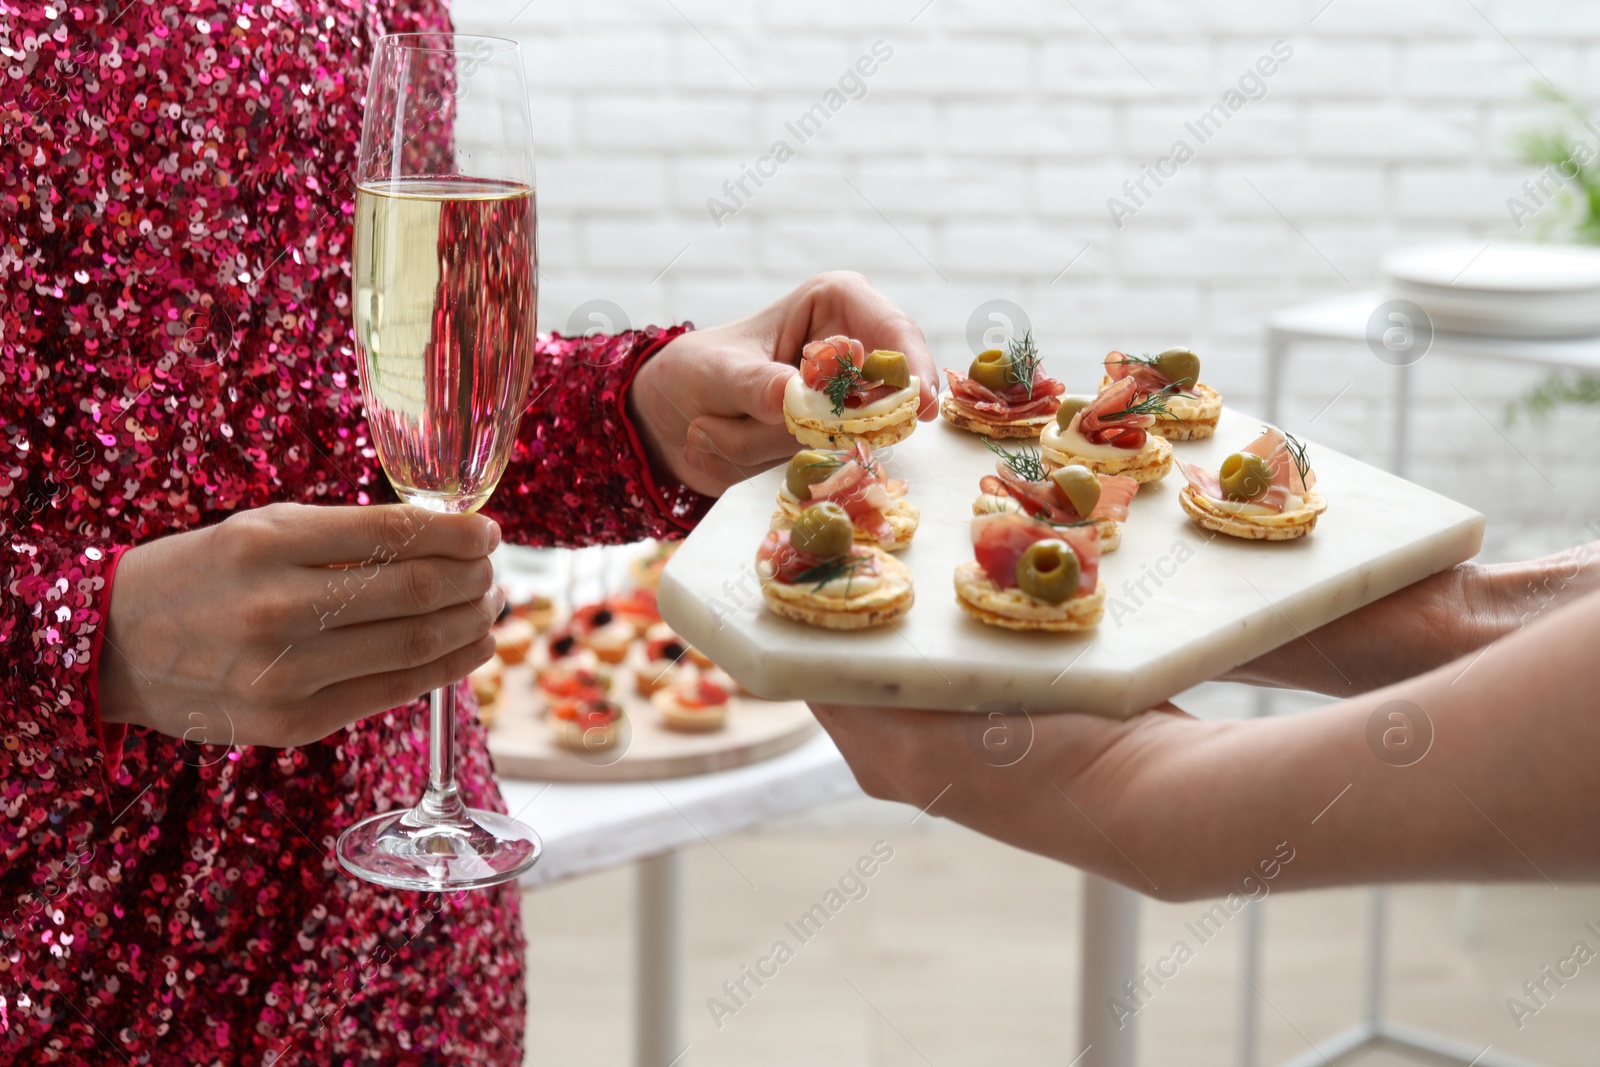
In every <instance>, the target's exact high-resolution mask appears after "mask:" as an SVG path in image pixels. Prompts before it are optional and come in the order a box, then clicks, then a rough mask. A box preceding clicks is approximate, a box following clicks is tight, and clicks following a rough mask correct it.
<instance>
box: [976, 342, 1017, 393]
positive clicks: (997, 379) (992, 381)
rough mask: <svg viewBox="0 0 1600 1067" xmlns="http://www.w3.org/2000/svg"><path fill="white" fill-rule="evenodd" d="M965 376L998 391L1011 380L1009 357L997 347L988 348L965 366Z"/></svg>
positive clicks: (1010, 382) (1009, 383)
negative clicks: (969, 364) (970, 364)
mask: <svg viewBox="0 0 1600 1067" xmlns="http://www.w3.org/2000/svg"><path fill="white" fill-rule="evenodd" d="M967 377H969V378H971V379H972V380H973V381H975V382H977V383H978V384H979V385H981V386H983V387H984V388H986V389H993V390H994V391H995V392H997V393H998V392H1000V391H1001V390H1003V389H1005V388H1006V387H1007V386H1008V385H1011V384H1012V381H1011V357H1010V356H1008V355H1006V354H1005V353H1004V352H1002V351H1000V350H999V349H998V348H988V349H985V350H983V351H982V352H979V353H978V358H977V359H975V360H973V361H972V366H971V367H969V368H967Z"/></svg>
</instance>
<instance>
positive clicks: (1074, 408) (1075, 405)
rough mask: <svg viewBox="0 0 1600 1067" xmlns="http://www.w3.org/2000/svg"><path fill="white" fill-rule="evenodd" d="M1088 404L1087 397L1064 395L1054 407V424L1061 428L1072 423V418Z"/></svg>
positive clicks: (1065, 427)
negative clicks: (1059, 403)
mask: <svg viewBox="0 0 1600 1067" xmlns="http://www.w3.org/2000/svg"><path fill="white" fill-rule="evenodd" d="M1088 406H1089V398H1088V397H1082V396H1064V397H1062V398H1061V406H1060V407H1058V408H1056V425H1057V426H1059V427H1061V428H1062V429H1063V430H1065V429H1067V428H1068V427H1070V426H1071V425H1072V420H1073V418H1074V417H1076V416H1077V414H1078V412H1080V411H1082V410H1083V409H1084V408H1086V407H1088Z"/></svg>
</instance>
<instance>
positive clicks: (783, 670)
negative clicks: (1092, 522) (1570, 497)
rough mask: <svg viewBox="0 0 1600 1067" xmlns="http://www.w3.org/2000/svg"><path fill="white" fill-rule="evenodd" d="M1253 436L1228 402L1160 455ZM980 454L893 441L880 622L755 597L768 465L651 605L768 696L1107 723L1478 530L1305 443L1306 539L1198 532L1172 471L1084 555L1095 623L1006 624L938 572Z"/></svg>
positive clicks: (769, 483)
mask: <svg viewBox="0 0 1600 1067" xmlns="http://www.w3.org/2000/svg"><path fill="white" fill-rule="evenodd" d="M1260 432H1261V421H1260V420H1259V419H1256V418H1252V417H1250V416H1248V415H1244V414H1240V413H1238V412H1235V411H1232V410H1231V409H1230V410H1227V411H1225V412H1224V413H1223V417H1222V423H1221V425H1220V426H1219V428H1218V434H1217V436H1216V437H1214V438H1212V439H1210V440H1207V441H1192V442H1174V444H1173V449H1174V451H1175V452H1176V454H1177V457H1178V458H1181V459H1185V460H1187V461H1189V462H1192V463H1198V464H1200V465H1202V466H1206V467H1210V468H1212V469H1215V468H1217V467H1219V466H1220V465H1221V463H1222V460H1223V458H1224V457H1225V456H1227V455H1228V454H1229V453H1230V452H1235V451H1238V450H1239V449H1240V448H1241V447H1243V446H1244V445H1246V444H1248V443H1249V442H1250V441H1251V440H1252V439H1254V438H1255V437H1256V436H1257V435H1258V434H1259V433H1260ZM994 459H995V457H994V456H993V455H991V454H990V453H989V452H988V451H987V450H986V449H985V448H984V447H983V445H982V443H981V442H980V441H979V440H978V439H977V438H976V437H974V436H973V435H971V434H968V433H964V432H962V431H960V430H956V429H953V428H951V427H950V426H948V425H946V424H944V423H943V422H939V423H933V424H928V425H923V426H921V427H919V428H918V430H917V432H916V433H915V434H914V435H913V436H912V437H911V439H910V440H908V441H906V442H904V443H902V444H900V445H898V446H896V447H895V449H894V450H893V454H892V455H891V456H890V457H889V467H890V473H891V474H892V475H893V476H895V477H901V478H906V479H907V480H908V481H909V483H910V487H911V499H912V500H913V501H914V502H915V503H917V504H918V505H919V506H920V507H921V508H922V527H921V529H920V530H919V531H918V532H917V537H916V541H915V542H914V543H913V544H912V545H911V547H909V548H908V549H906V550H905V551H904V552H902V553H900V558H901V559H902V560H904V561H905V563H906V564H907V565H908V566H909V567H910V568H911V571H912V574H913V577H914V579H915V582H916V590H917V600H916V605H915V606H914V607H913V608H912V609H911V612H910V614H908V615H907V616H905V617H904V618H902V619H900V620H897V621H896V622H895V623H894V625H893V626H892V628H884V629H879V630H870V631H865V632H856V633H835V632H830V631H827V630H818V629H814V628H812V627H808V626H805V625H803V624H801V623H797V622H791V621H789V620H786V619H780V618H778V617H776V616H774V615H772V614H771V613H769V612H767V611H765V610H764V609H763V606H762V598H761V593H760V587H759V583H758V581H757V579H756V574H755V553H756V548H757V546H758V545H759V544H760V543H761V539H762V537H763V536H764V535H765V534H766V532H767V529H768V527H769V523H770V519H771V516H772V513H773V511H774V498H775V495H776V493H777V489H778V485H779V483H780V482H781V481H782V479H783V472H782V470H781V469H780V470H774V471H768V472H767V473H765V474H762V475H759V476H757V477H755V478H752V479H751V480H749V481H747V482H743V483H741V484H740V485H736V486H734V487H733V488H732V489H730V490H729V491H728V493H727V494H726V495H725V496H723V498H722V499H721V500H719V501H718V502H717V504H716V505H715V506H714V507H713V508H712V509H711V512H710V514H709V515H707V516H706V518H705V520H704V521H702V522H701V524H700V526H699V527H698V528H697V529H696V530H695V531H694V532H693V533H691V534H690V535H689V536H688V538H687V539H686V540H685V541H684V543H683V546H682V547H681V548H680V549H679V551H678V552H677V554H676V555H674V556H673V558H672V561H671V562H670V563H669V564H668V565H667V568H666V570H665V572H664V574H663V575H662V580H661V589H660V603H661V611H662V614H663V615H664V617H665V618H666V619H667V621H668V622H669V623H671V624H672V626H673V628H674V629H676V630H677V631H678V632H679V633H680V634H682V635H683V636H684V637H685V638H687V639H688V640H689V641H690V642H691V643H693V644H694V645H696V646H698V647H699V648H701V649H703V650H704V651H705V652H706V654H707V655H709V656H710V657H711V658H712V659H714V660H716V661H717V663H718V664H719V665H720V666H721V667H723V668H724V669H725V670H727V671H728V672H729V673H730V674H732V675H733V676H734V677H735V678H737V679H738V680H739V681H740V682H742V683H743V684H744V685H745V686H746V687H748V688H749V689H751V690H752V691H753V692H756V693H759V694H761V695H762V696H764V697H768V698H772V699H779V700H810V701H816V702H823V703H852V704H882V705H891V706H897V707H921V708H937V709H942V710H949V711H980V710H987V708H989V707H993V706H995V702H997V701H1004V702H1009V703H1015V704H1020V705H1022V707H1024V708H1026V709H1027V710H1028V711H1030V712H1044V711H1087V712H1094V713H1097V714H1101V715H1109V716H1113V717H1118V718H1121V717H1125V716H1127V715H1131V714H1133V713H1134V712H1137V711H1140V710H1143V709H1144V708H1147V707H1150V706H1151V705H1153V704H1156V703H1159V702H1160V701H1162V700H1165V699H1167V698H1169V697H1171V696H1173V695H1174V694H1176V693H1179V692H1182V691H1183V690H1185V689H1187V688H1189V687H1190V686H1193V685H1195V684H1197V683H1199V682H1202V681H1205V680H1207V679H1209V678H1214V677H1216V676H1217V675H1218V674H1220V673H1222V672H1223V671H1226V670H1227V669H1229V668H1230V667H1234V666H1236V665H1238V664H1240V663H1243V662H1245V661H1247V660H1249V659H1252V658H1254V657H1255V656H1257V655H1260V654H1261V653H1263V652H1266V651H1268V650H1269V649H1272V648H1275V647H1277V646H1278V645H1281V644H1283V643H1285V642H1287V641H1289V640H1291V639H1293V638H1294V637H1296V636H1297V635H1298V634H1300V633H1302V632H1305V631H1308V630H1311V629H1314V628H1316V627H1318V626H1321V625H1322V624H1323V623H1326V622H1330V621H1332V620H1333V619H1335V618H1338V617H1339V616H1340V615H1343V614H1345V613H1346V612H1349V611H1351V610H1353V609H1355V608H1358V607H1360V606H1362V605H1364V604H1367V603H1370V602H1372V601H1374V600H1377V599H1378V598H1380V597H1383V596H1386V595H1387V594H1389V593H1391V592H1394V591H1395V590H1397V589H1400V588H1403V587H1404V586H1407V585H1409V584H1411V583H1412V582H1415V581H1418V580H1419V579H1422V578H1425V577H1427V576H1428V575H1430V574H1434V573H1436V572H1438V571H1441V570H1444V569H1445V568H1447V567H1450V566H1452V565H1454V564H1456V563H1459V562H1461V561H1463V560H1466V559H1470V558H1471V557H1472V556H1474V555H1476V554H1477V552H1478V548H1479V546H1480V544H1481V543H1482V540H1483V516H1481V515H1479V514H1478V513H1477V512H1475V511H1473V510H1471V509H1470V508H1468V507H1466V506H1464V505H1462V504H1458V503H1456V502H1455V501H1453V500H1449V499H1447V498H1445V497H1442V496H1439V495H1437V494H1435V493H1431V492H1429V491H1427V490H1425V489H1422V488H1420V487H1418V486H1415V485H1412V484H1411V483H1409V482H1406V481H1403V480H1402V479H1399V478H1396V477H1394V476H1393V475H1390V474H1386V473H1384V472H1383V471H1380V470H1377V469H1376V468H1373V467H1369V466H1367V465H1366V464H1364V463H1360V462H1358V461H1356V460H1354V459H1351V458H1349V457H1348V456H1343V455H1340V454H1338V453H1336V452H1333V451H1330V450H1328V449H1325V448H1321V447H1318V446H1316V445H1313V446H1311V462H1312V466H1313V468H1314V469H1315V470H1316V473H1317V490H1318V491H1319V492H1321V493H1322V494H1323V495H1324V496H1326V497H1327V498H1328V511H1327V513H1326V514H1324V515H1323V516H1322V519H1321V521H1320V522H1319V523H1318V525H1317V528H1316V530H1315V531H1314V532H1313V533H1311V534H1310V535H1309V536H1308V537H1305V538H1301V539H1299V540H1296V541H1285V542H1274V543H1268V542H1261V541H1240V540H1235V539H1233V538H1229V537H1221V536H1215V535H1212V534H1211V533H1209V532H1208V531H1205V530H1202V529H1200V528H1199V527H1197V526H1195V525H1193V524H1192V523H1190V522H1189V520H1188V519H1187V518H1186V517H1185V516H1184V515H1183V512H1182V511H1181V510H1180V509H1179V507H1178V501H1177V491H1178V488H1179V487H1180V486H1181V485H1182V484H1183V476H1182V475H1181V474H1179V473H1178V471H1177V470H1176V468H1174V470H1173V472H1172V473H1171V474H1169V475H1168V476H1167V477H1166V478H1165V479H1163V480H1162V481H1160V482H1157V483H1155V484H1154V485H1150V486H1146V487H1145V488H1143V489H1142V490H1140V492H1139V496H1138V497H1137V498H1136V499H1135V500H1134V502H1133V505H1132V509H1131V514H1130V515H1129V518H1128V522H1127V523H1126V525H1125V526H1124V528H1123V539H1122V547H1121V548H1120V549H1118V550H1117V551H1116V552H1112V553H1109V554H1108V555H1106V556H1105V557H1104V559H1103V560H1102V564H1101V571H1100V579H1101V581H1102V582H1104V583H1106V586H1107V591H1108V599H1107V603H1106V615H1105V619H1104V621H1102V622H1101V624H1100V626H1099V628H1098V629H1097V630H1096V631H1094V632H1093V633H1091V634H1085V635H1049V634H1016V633H1010V632H1008V631H1004V630H999V629H996V628H993V627H989V626H985V625H983V624H981V623H979V622H976V621H974V620H973V619H971V618H969V617H968V616H967V615H965V614H964V613H963V612H962V611H961V609H960V607H959V606H958V605H957V603H956V599H955V592H954V587H953V584H952V577H951V576H952V573H953V572H954V570H955V567H956V565H957V564H958V563H961V562H963V561H965V560H969V559H971V558H972V541H971V534H970V529H969V527H970V522H971V518H972V500H973V498H974V497H975V496H977V493H978V479H979V478H980V477H982V476H983V475H984V474H988V473H991V472H992V471H993V469H994Z"/></svg>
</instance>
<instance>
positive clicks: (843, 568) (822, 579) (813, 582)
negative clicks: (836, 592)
mask: <svg viewBox="0 0 1600 1067" xmlns="http://www.w3.org/2000/svg"><path fill="white" fill-rule="evenodd" d="M870 558H871V557H870V556H858V555H856V554H855V553H853V552H848V553H846V554H844V555H842V556H835V557H834V558H832V559H825V560H823V561H822V562H821V563H818V564H817V565H816V566H814V567H807V568H806V569H805V570H803V571H801V572H800V573H799V574H797V575H795V576H794V584H795V585H810V586H811V587H812V591H813V592H815V591H816V590H818V589H821V588H822V587H823V586H825V585H827V584H828V583H829V582H831V581H834V580H835V579H838V578H845V579H846V581H845V586H844V595H845V596H849V595H850V581H849V580H850V579H853V578H854V577H855V573H856V569H857V568H858V567H860V566H861V565H862V564H863V563H865V562H866V561H867V560H868V559H870Z"/></svg>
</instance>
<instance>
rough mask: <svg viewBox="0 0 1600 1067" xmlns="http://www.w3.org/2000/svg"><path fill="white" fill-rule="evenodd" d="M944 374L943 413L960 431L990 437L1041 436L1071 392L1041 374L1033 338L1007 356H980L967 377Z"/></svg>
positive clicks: (1027, 337)
mask: <svg viewBox="0 0 1600 1067" xmlns="http://www.w3.org/2000/svg"><path fill="white" fill-rule="evenodd" d="M944 373H945V375H946V377H948V378H949V379H950V391H949V392H948V393H946V394H945V395H944V397H943V398H942V399H941V400H940V401H939V414H941V415H943V416H944V418H945V421H946V422H948V423H950V425H952V426H954V427H956V428H957V429H961V430H967V431H970V432H971V433H976V434H982V435H983V436H985V437H1038V436H1039V431H1041V430H1043V429H1044V428H1045V427H1046V426H1048V425H1049V424H1050V420H1051V419H1052V418H1054V417H1055V413H1056V407H1057V405H1058V404H1059V403H1060V397H1061V394H1063V393H1065V392H1066V387H1065V386H1063V385H1062V384H1061V383H1060V382H1058V381H1056V380H1055V379H1054V378H1051V377H1050V376H1049V375H1048V374H1046V373H1045V372H1044V371H1043V370H1041V369H1040V366H1039V350H1038V348H1037V347H1035V345H1034V343H1033V334H1031V333H1029V334H1025V335H1024V336H1023V338H1022V340H1020V341H1012V342H1011V343H1010V345H1009V346H1007V348H1006V350H1005V351H1001V350H1000V349H998V348H991V349H988V350H987V351H984V352H980V353H979V354H978V358H977V359H975V360H973V361H972V365H971V366H970V367H968V368H967V373H965V374H962V373H961V372H960V371H954V370H946V371H945V372H944Z"/></svg>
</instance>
